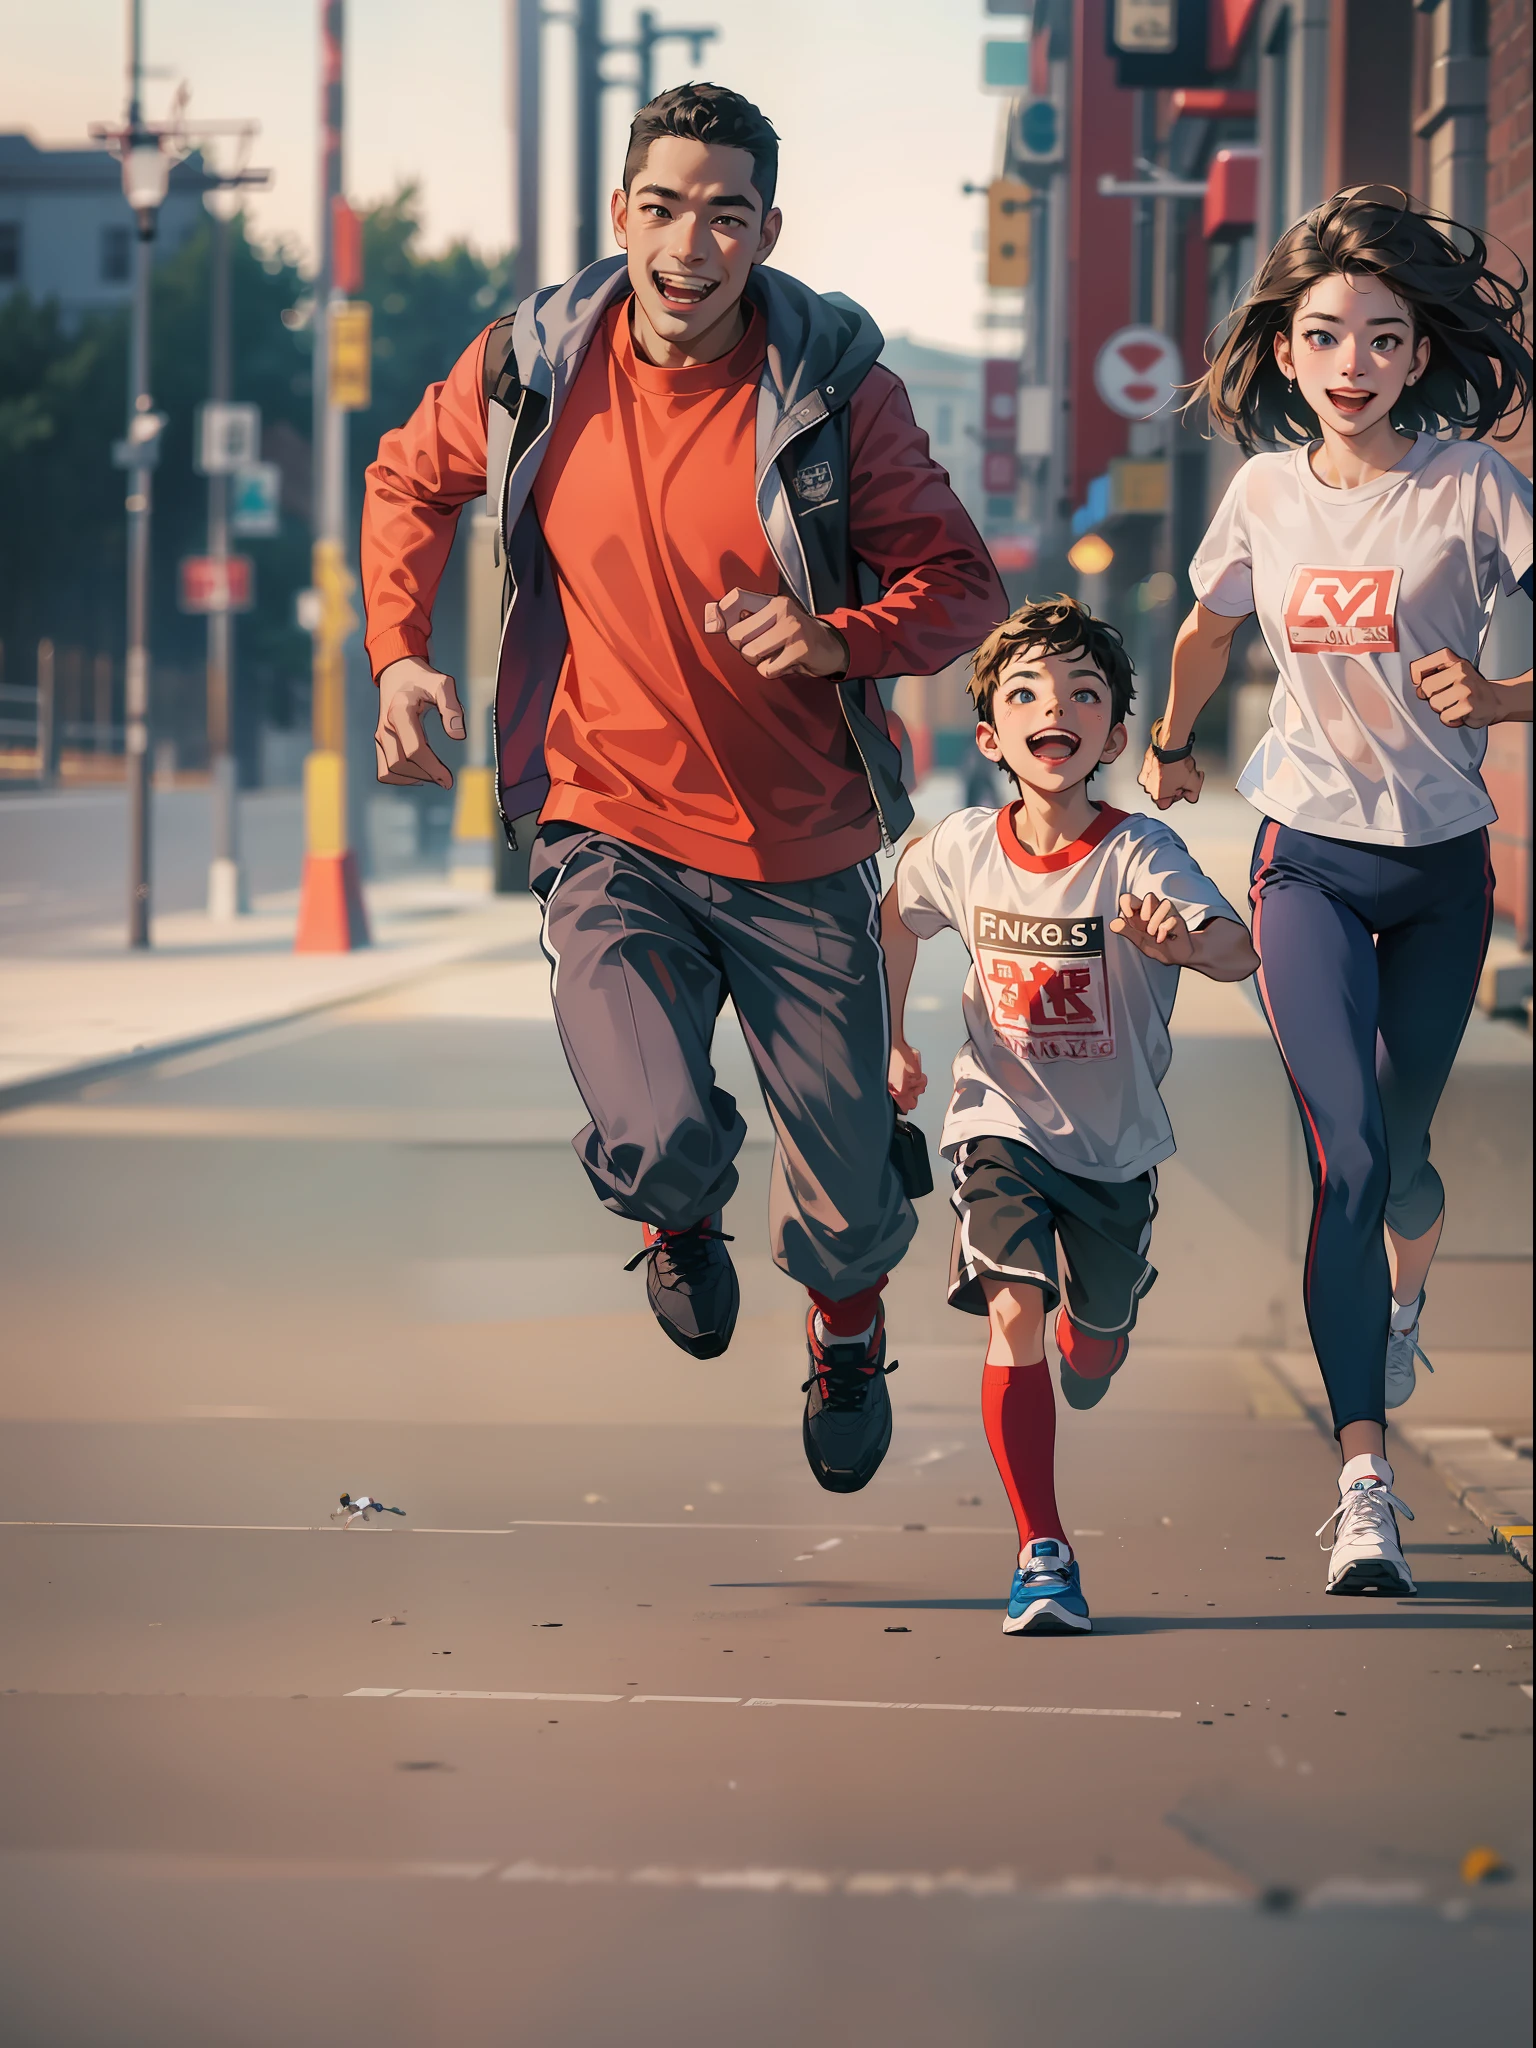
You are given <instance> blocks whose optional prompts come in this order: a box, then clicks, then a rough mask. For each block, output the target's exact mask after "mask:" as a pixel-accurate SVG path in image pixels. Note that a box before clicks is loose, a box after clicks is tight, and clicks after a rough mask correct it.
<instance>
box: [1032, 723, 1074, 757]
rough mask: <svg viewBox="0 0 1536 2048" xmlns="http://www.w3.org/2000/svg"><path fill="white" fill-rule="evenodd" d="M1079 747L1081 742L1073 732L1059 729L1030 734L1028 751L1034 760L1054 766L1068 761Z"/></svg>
mask: <svg viewBox="0 0 1536 2048" xmlns="http://www.w3.org/2000/svg"><path fill="white" fill-rule="evenodd" d="M1081 745H1082V741H1081V740H1080V739H1079V738H1078V736H1077V734H1076V733H1075V732H1065V731H1062V730H1060V729H1055V730H1052V731H1048V732H1037V733H1032V734H1031V735H1030V739H1029V751H1030V752H1031V753H1032V754H1033V755H1034V757H1035V759H1036V760H1037V761H1047V762H1050V763H1052V764H1053V765H1056V766H1059V765H1060V763H1061V762H1063V761H1070V760H1071V758H1072V756H1073V755H1074V754H1075V753H1076V752H1077V750H1078V748H1079V747H1080V746H1081Z"/></svg>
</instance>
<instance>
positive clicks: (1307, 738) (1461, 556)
mask: <svg viewBox="0 0 1536 2048" xmlns="http://www.w3.org/2000/svg"><path fill="white" fill-rule="evenodd" d="M1308 458H1309V451H1308V450H1307V449H1306V448H1296V449H1290V450H1287V451H1286V452H1285V453H1283V454H1276V455H1255V456H1254V457H1252V459H1251V460H1250V461H1248V462H1246V463H1245V464H1244V465H1243V467H1242V468H1241V469H1240V470H1239V471H1238V473H1237V475H1236V476H1235V477H1234V478H1233V480H1232V487H1231V489H1230V490H1229V491H1228V492H1227V495H1226V497H1225V498H1224V499H1223V500H1222V503H1221V508H1220V510H1219V511H1218V512H1217V514H1216V517H1215V518H1214V519H1213V520H1212V521H1211V525H1210V530H1209V531H1208V532H1207V534H1206V536H1205V539H1204V540H1203V541H1202V542H1201V544H1200V550H1199V553H1198V554H1197V555H1196V556H1195V559H1194V561H1193V562H1192V563H1191V564H1190V569H1189V580H1190V582H1191V583H1192V584H1193V585H1194V590H1195V595H1196V597H1198V598H1199V600H1200V602H1201V604H1203V605H1204V606H1205V608H1206V610H1207V611H1212V612H1217V613H1219V614H1220V615H1221V616H1223V617H1225V618H1244V617H1246V616H1247V614H1248V613H1249V612H1256V613H1257V614H1258V620H1259V626H1260V629H1261V630H1262V632H1263V635H1264V638H1265V641H1266V643H1267V644H1268V647H1269V651H1270V653H1271V654H1272V655H1273V657H1274V661H1275V667H1276V668H1277V669H1278V670H1279V672H1280V673H1279V680H1278V682H1277V683H1276V686H1275V694H1274V696H1273V698H1272V699H1271V701H1270V707H1269V716H1270V729H1269V731H1268V732H1267V733H1265V735H1264V738H1263V739H1262V740H1261V741H1260V743H1259V745H1258V747H1257V748H1256V749H1255V751H1254V754H1253V757H1252V759H1251V760H1250V761H1249V762H1248V765H1247V766H1246V767H1245V768H1244V770H1243V772H1242V775H1241V776H1240V777H1239V779H1238V784H1237V786H1238V789H1239V791H1240V792H1241V794H1242V795H1243V796H1245V797H1247V799H1248V801H1249V802H1250V803H1252V804H1254V805H1256V806H1257V807H1258V809H1260V810H1261V811H1263V812H1264V813H1265V815H1266V816H1267V817H1271V818H1277V819H1278V820H1279V821H1280V823H1281V824H1283V825H1294V826H1296V827H1298V828H1299V829H1300V830H1301V831H1303V832H1316V833H1319V834H1320V835H1321V836H1322V837H1323V838H1325V839H1359V840H1366V841H1369V842H1371V843H1373V844H1375V845H1380V846H1433V845H1435V844H1437V843H1438V842H1439V841H1440V840H1443V839H1455V838H1458V837H1460V835H1461V834H1462V833H1464V832H1475V831H1476V830H1477V829H1478V828H1479V826H1482V825H1488V824H1491V823H1492V822H1493V820H1494V818H1495V816H1496V815H1497V814H1496V812H1495V811H1494V808H1493V805H1492V804H1491V803H1490V802H1489V801H1488V793H1487V791H1486V790H1485V789H1484V788H1483V781H1482V776H1481V774H1480V773H1479V770H1480V768H1481V766H1482V759H1483V752H1484V748H1485V746H1486V744H1487V737H1486V734H1484V733H1482V732H1473V731H1469V730H1468V729H1467V728H1465V727H1455V726H1448V725H1443V724H1442V723H1441V721H1440V719H1439V718H1438V716H1437V715H1436V714H1435V712H1434V711H1432V710H1431V709H1430V707H1429V705H1427V704H1426V703H1424V702H1423V701H1422V700H1421V699H1420V698H1419V697H1418V696H1416V695H1415V693H1414V688H1413V680H1412V677H1411V675H1410V674H1409V665H1410V663H1412V662H1414V661H1416V660H1417V659H1418V658H1419V656H1420V655H1424V654H1434V653H1436V652H1437V651H1438V650H1439V649H1440V648H1442V647H1448V648H1450V649H1451V651H1452V653H1454V654H1459V655H1462V656H1464V657H1465V658H1466V659H1467V660H1469V661H1474V662H1475V661H1476V660H1477V657H1478V652H1479V649H1480V648H1481V646H1482V641H1483V635H1484V633H1485V632H1486V630H1487V626H1488V616H1489V613H1490V610H1491V609H1492V605H1493V600H1494V595H1495V593H1496V592H1497V591H1501V590H1502V591H1503V592H1504V594H1505V595H1506V596H1513V595H1514V594H1515V592H1516V591H1517V590H1518V588H1519V584H1520V579H1521V577H1522V576H1523V575H1524V574H1525V572H1526V570H1527V569H1529V568H1530V566H1531V486H1530V483H1529V481H1528V479H1527V478H1525V477H1523V476H1521V474H1520V472H1519V471H1518V470H1517V469H1516V468H1515V467H1514V466H1513V464H1512V463H1509V462H1507V461H1506V460H1505V459H1504V457H1503V456H1502V455H1500V454H1499V453H1498V452H1497V451H1496V450H1495V449H1492V448H1488V447H1485V446H1484V444H1483V443H1482V442H1481V441H1439V440H1436V439H1435V438H1434V437H1433V436H1432V435H1429V434H1420V435H1419V436H1418V438H1417V440H1416V441H1415V443H1414V446H1413V447H1412V449H1410V450H1409V452H1408V453H1407V455H1405V457H1404V458H1403V460H1402V462H1401V463H1399V465H1398V466H1397V468H1396V469H1392V470H1388V471H1387V472H1386V473H1385V475H1382V476H1378V477H1373V478H1372V479H1371V481H1370V482H1369V483H1365V484H1361V485H1359V486H1358V487H1357V488H1355V489H1354V490H1333V489H1331V488H1330V487H1329V486H1328V485H1327V484H1324V483H1321V482H1319V480H1318V478H1317V477H1316V476H1315V475H1314V474H1313V471H1312V465H1311V462H1310V460H1309V459H1308Z"/></svg>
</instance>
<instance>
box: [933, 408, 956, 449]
mask: <svg viewBox="0 0 1536 2048" xmlns="http://www.w3.org/2000/svg"><path fill="white" fill-rule="evenodd" d="M954 438H955V408H954V407H953V406H952V405H941V406H940V407H939V421H938V432H937V433H936V434H935V435H934V439H935V441H937V443H938V445H939V446H940V447H941V448H947V447H948V446H949V444H950V442H951V441H953V439H954Z"/></svg>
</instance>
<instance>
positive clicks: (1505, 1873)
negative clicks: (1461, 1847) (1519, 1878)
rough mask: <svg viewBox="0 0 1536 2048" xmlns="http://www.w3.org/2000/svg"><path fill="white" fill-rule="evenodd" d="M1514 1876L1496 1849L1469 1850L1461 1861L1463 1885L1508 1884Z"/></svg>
mask: <svg viewBox="0 0 1536 2048" xmlns="http://www.w3.org/2000/svg"><path fill="white" fill-rule="evenodd" d="M1514 1874H1515V1873H1514V1872H1513V1871H1512V1870H1511V1869H1510V1867H1509V1865H1508V1864H1507V1863H1506V1862H1505V1861H1504V1859H1503V1857H1502V1856H1500V1855H1499V1853H1498V1852H1497V1850H1494V1849H1485V1848H1478V1849H1469V1850H1468V1851H1467V1853H1466V1855H1465V1856H1463V1857H1462V1859H1461V1881H1462V1883H1463V1884H1508V1882H1509V1880H1510V1879H1511V1878H1512V1877H1513V1876H1514Z"/></svg>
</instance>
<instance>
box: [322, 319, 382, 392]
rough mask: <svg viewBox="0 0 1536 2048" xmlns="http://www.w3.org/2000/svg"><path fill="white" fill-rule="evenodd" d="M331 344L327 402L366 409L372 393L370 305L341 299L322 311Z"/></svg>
mask: <svg viewBox="0 0 1536 2048" xmlns="http://www.w3.org/2000/svg"><path fill="white" fill-rule="evenodd" d="M325 324H326V329H327V332H328V333H329V335H330V344H331V403H332V405H334V406H336V407H337V408H338V410H340V411H341V412H366V411H367V409H368V406H369V404H370V402H371V401H372V397H373V308H372V306H370V305H369V303H368V301H367V300H366V299H345V300H342V301H340V302H339V303H338V304H336V305H333V306H332V307H331V308H330V311H329V312H328V313H327V315H326V323H325Z"/></svg>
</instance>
